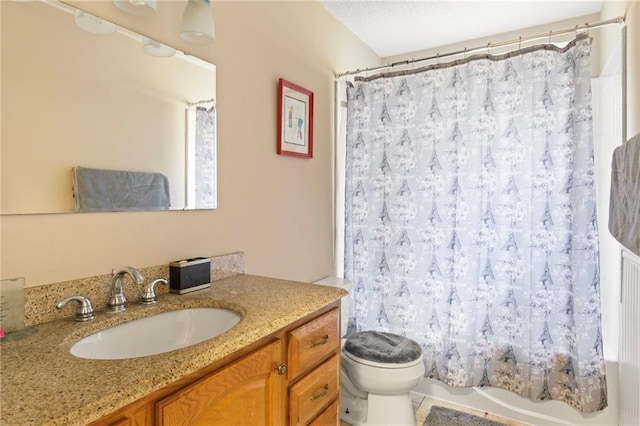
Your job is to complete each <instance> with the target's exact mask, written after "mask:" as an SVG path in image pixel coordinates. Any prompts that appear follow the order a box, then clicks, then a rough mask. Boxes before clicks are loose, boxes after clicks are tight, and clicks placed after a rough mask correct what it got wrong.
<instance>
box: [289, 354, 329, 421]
mask: <svg viewBox="0 0 640 426" xmlns="http://www.w3.org/2000/svg"><path fill="white" fill-rule="evenodd" d="M339 374H340V355H338V354H335V355H333V356H332V357H331V358H329V360H327V361H326V362H324V363H323V364H321V365H320V366H319V367H318V368H316V369H315V370H313V371H312V372H311V373H309V374H308V375H306V376H305V377H303V378H302V379H301V380H300V381H299V382H298V383H296V384H295V385H293V386H292V387H291V390H290V391H289V410H290V411H289V412H290V424H292V425H306V424H307V423H308V422H309V420H311V419H312V418H314V417H315V416H316V415H317V414H318V413H320V412H321V411H322V410H323V409H325V407H327V405H329V404H330V403H331V402H333V401H334V400H336V399H337V398H338V396H339V395H340V389H339V386H340V381H339V380H340V379H339Z"/></svg>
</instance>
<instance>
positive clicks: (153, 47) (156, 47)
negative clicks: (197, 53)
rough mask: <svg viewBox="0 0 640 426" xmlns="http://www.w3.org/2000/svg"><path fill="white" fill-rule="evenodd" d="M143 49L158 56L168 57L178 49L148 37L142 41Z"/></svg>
mask: <svg viewBox="0 0 640 426" xmlns="http://www.w3.org/2000/svg"><path fill="white" fill-rule="evenodd" d="M142 51H143V52H144V53H146V54H147V55H149V56H155V57H156V58H168V57H170V56H173V55H175V54H176V49H174V48H173V47H169V46H167V45H166V44H162V43H158V42H157V41H155V40H150V39H146V40H144V41H143V42H142Z"/></svg>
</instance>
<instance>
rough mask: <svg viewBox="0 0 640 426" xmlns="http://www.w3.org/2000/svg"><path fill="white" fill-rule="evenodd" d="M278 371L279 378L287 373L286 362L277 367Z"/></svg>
mask: <svg viewBox="0 0 640 426" xmlns="http://www.w3.org/2000/svg"><path fill="white" fill-rule="evenodd" d="M276 371H277V372H278V375H279V376H283V375H284V374H285V373H286V372H287V364H285V363H284V362H283V363H281V364H280V365H278V367H276Z"/></svg>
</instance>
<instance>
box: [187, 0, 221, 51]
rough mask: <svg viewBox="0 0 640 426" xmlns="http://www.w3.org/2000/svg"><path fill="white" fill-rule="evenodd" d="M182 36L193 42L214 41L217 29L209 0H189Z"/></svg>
mask: <svg viewBox="0 0 640 426" xmlns="http://www.w3.org/2000/svg"><path fill="white" fill-rule="evenodd" d="M180 37H182V38H183V39H185V40H187V41H191V42H193V43H201V44H204V43H213V42H214V41H215V39H216V31H215V27H214V25H213V15H212V14H211V9H210V8H209V0H188V1H187V6H186V7H185V9H184V14H183V15H182V25H181V26H180Z"/></svg>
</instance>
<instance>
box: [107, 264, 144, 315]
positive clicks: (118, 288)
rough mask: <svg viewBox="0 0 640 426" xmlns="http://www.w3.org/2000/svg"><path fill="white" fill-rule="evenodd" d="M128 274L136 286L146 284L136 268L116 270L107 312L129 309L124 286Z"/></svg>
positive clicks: (128, 267)
mask: <svg viewBox="0 0 640 426" xmlns="http://www.w3.org/2000/svg"><path fill="white" fill-rule="evenodd" d="M126 274H129V275H131V278H133V280H134V281H135V282H136V284H142V283H143V282H144V278H143V277H142V274H141V273H140V271H138V270H137V269H136V268H132V267H130V266H125V267H122V268H120V269H118V270H114V271H113V278H111V294H110V295H109V301H108V302H107V311H109V312H123V311H125V310H126V309H127V307H126V306H125V303H126V302H127V299H126V298H125V297H124V287H123V286H122V277H124V276H125V275H126Z"/></svg>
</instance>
